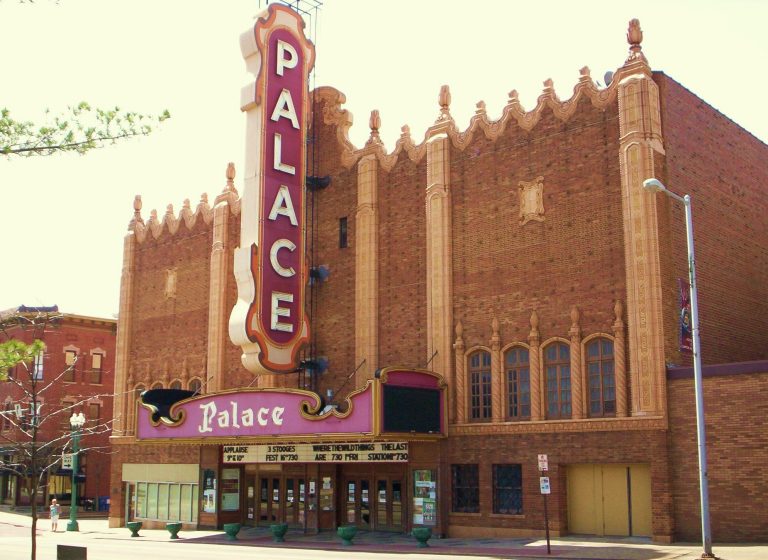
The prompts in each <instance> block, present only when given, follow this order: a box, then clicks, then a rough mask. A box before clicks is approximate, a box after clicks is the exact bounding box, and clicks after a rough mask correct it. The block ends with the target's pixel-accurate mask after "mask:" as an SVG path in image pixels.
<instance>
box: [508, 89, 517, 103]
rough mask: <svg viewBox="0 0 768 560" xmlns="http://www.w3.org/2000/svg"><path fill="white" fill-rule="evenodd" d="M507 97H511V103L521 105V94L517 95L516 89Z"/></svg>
mask: <svg viewBox="0 0 768 560" xmlns="http://www.w3.org/2000/svg"><path fill="white" fill-rule="evenodd" d="M507 95H509V101H510V102H511V103H519V102H520V94H519V93H517V90H516V89H513V90H512V91H510V92H509V93H508V94H507Z"/></svg>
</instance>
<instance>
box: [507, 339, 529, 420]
mask: <svg viewBox="0 0 768 560" xmlns="http://www.w3.org/2000/svg"><path fill="white" fill-rule="evenodd" d="M504 364H505V367H506V370H507V416H508V417H509V418H510V419H511V420H528V419H529V418H530V417H531V372H530V368H529V366H528V349H527V348H520V347H518V348H512V349H510V350H508V351H507V353H506V354H505V356H504Z"/></svg>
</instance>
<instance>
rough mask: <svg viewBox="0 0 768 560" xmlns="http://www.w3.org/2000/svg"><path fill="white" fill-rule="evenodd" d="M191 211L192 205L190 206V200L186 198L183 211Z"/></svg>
mask: <svg viewBox="0 0 768 560" xmlns="http://www.w3.org/2000/svg"><path fill="white" fill-rule="evenodd" d="M191 209H192V205H191V204H190V202H189V199H188V198H185V199H184V204H183V205H182V210H191Z"/></svg>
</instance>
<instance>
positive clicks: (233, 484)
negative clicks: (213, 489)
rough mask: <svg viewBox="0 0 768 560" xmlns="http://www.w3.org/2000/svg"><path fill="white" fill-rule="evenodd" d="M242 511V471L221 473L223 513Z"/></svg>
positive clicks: (225, 470) (230, 470)
mask: <svg viewBox="0 0 768 560" xmlns="http://www.w3.org/2000/svg"><path fill="white" fill-rule="evenodd" d="M239 509H240V469H222V471H221V511H237V510H239Z"/></svg>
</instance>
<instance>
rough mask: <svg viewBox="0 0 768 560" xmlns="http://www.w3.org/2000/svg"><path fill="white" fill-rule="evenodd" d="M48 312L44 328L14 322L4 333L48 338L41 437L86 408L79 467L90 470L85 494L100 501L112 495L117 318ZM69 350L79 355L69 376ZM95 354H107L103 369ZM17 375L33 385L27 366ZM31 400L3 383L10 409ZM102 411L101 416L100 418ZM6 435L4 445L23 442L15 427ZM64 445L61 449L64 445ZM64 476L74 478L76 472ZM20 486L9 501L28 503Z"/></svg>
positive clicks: (56, 434)
mask: <svg viewBox="0 0 768 560" xmlns="http://www.w3.org/2000/svg"><path fill="white" fill-rule="evenodd" d="M4 313H5V312H4ZM28 315H29V317H30V320H36V319H34V316H35V315H36V314H35V313H28ZM48 316H49V317H50V318H51V320H50V321H49V322H48V323H47V324H46V327H45V330H44V331H41V329H32V328H29V329H27V328H25V329H21V328H18V327H13V328H10V329H8V330H6V331H5V336H7V337H9V338H13V339H16V340H21V341H22V342H25V343H28V344H29V343H31V342H32V341H33V340H34V339H40V340H42V341H43V342H45V345H46V350H45V354H44V358H43V374H42V379H40V380H39V381H38V382H37V383H38V391H40V390H42V389H43V388H45V391H44V392H43V393H42V395H41V400H42V407H41V412H40V414H41V418H43V419H45V422H43V423H41V426H40V431H39V433H38V441H39V442H48V441H54V440H59V439H60V438H61V437H62V436H63V435H64V434H68V433H69V432H70V430H71V428H70V426H69V418H70V416H71V415H72V414H73V413H75V412H82V413H83V414H84V415H85V418H86V424H85V427H84V435H83V436H82V438H81V440H80V447H81V449H83V450H84V451H83V453H82V454H81V456H80V465H81V468H80V471H81V474H84V475H85V480H84V482H83V483H82V484H81V487H80V498H81V500H83V499H84V500H93V503H94V504H98V501H97V500H98V498H99V497H107V496H109V494H110V492H109V481H110V462H111V455H110V452H109V437H110V433H111V421H112V417H113V410H112V405H113V392H114V371H115V370H114V364H115V336H116V330H115V323H116V321H115V320H114V319H101V318H96V317H84V316H79V315H73V314H69V313H58V311H54V312H50V313H48ZM67 351H70V352H72V353H73V354H74V355H76V356H77V361H76V363H75V365H74V366H73V371H72V374H71V376H70V375H66V376H65V375H64V374H65V372H67V371H68V369H69V367H68V366H67V363H66V352H67ZM94 353H98V354H100V355H101V356H102V359H101V370H100V371H99V370H96V369H94V366H93V364H94V362H93V354H94ZM12 375H15V376H16V377H17V379H19V382H20V383H21V384H22V385H23V386H24V387H29V384H28V383H27V382H26V381H24V379H25V376H28V373H27V370H26V369H25V368H24V366H21V365H18V366H16V368H14V372H13V373H12ZM49 384H50V386H49ZM27 401H28V398H27V397H25V395H24V392H23V391H22V388H21V387H19V386H16V385H14V384H13V383H0V406H2V407H3V408H5V406H6V405H7V403H11V405H12V406H13V405H15V404H20V405H21V406H22V407H24V408H25V407H26V406H28V405H27V404H26V403H27ZM91 405H93V406H91ZM97 411H98V417H95V414H96V412H97ZM89 431H93V433H89ZM2 440H3V441H2V442H0V448H2V447H4V446H5V445H7V442H8V441H16V442H19V441H24V439H23V436H21V435H20V434H18V433H17V432H14V430H13V429H9V430H7V431H4V432H3V438H2ZM66 442H67V438H65V439H63V440H61V444H64V443H66ZM61 444H59V445H57V446H56V448H59V447H61ZM60 470H61V469H60V467H58V466H57V467H55V468H54V469H53V471H52V472H53V473H59V472H60ZM60 476H63V477H71V471H66V472H64V473H63V474H60ZM4 482H5V481H4ZM20 484H21V483H20ZM17 490H18V492H17V493H16V495H4V496H3V499H4V501H5V502H6V503H10V504H13V505H28V504H29V500H28V498H25V497H23V496H22V495H21V492H20V491H21V486H20V485H19V486H17ZM48 495H49V488H47V487H46V489H45V491H44V492H43V496H44V497H45V499H46V500H47V499H48Z"/></svg>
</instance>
